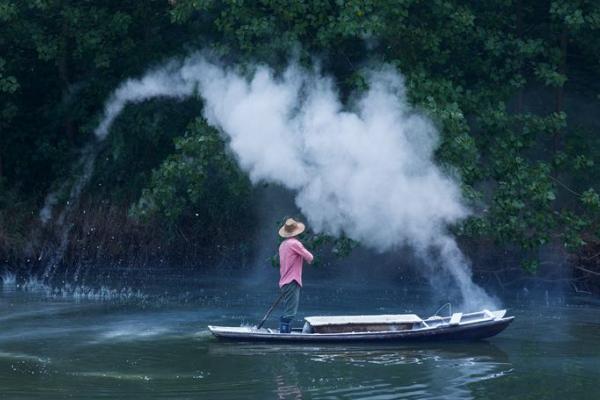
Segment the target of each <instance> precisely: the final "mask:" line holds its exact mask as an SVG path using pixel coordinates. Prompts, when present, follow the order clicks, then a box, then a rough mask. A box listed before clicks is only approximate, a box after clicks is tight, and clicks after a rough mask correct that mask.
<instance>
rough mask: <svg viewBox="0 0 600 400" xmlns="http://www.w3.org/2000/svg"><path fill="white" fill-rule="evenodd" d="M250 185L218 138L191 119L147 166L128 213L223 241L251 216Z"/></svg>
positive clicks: (200, 123)
mask: <svg viewBox="0 0 600 400" xmlns="http://www.w3.org/2000/svg"><path fill="white" fill-rule="evenodd" d="M250 188H251V186H250V181H249V180H248V178H247V177H246V176H245V174H244V173H243V172H242V171H241V170H240V169H239V167H238V166H237V164H236V162H235V160H234V159H233V158H232V157H231V155H230V154H229V153H228V152H227V151H226V148H225V143H224V141H223V138H222V137H221V136H220V135H219V133H218V132H217V131H216V130H215V129H214V128H211V127H209V126H208V125H207V124H206V122H205V121H204V120H202V119H197V120H196V121H195V122H193V123H192V124H191V125H190V127H189V128H188V130H187V132H186V134H185V135H184V136H183V137H180V138H177V139H175V153H174V154H172V155H170V156H169V157H168V158H167V159H166V160H164V161H163V162H162V164H161V165H160V166H159V167H158V168H157V169H155V170H154V171H153V172H152V177H151V179H150V184H149V186H148V188H146V189H144V190H143V192H142V196H141V197H140V199H139V201H138V202H137V203H136V204H135V205H134V206H133V207H132V209H131V214H132V215H133V216H135V217H136V218H138V219H141V220H142V221H144V220H145V221H148V220H149V219H151V218H157V217H158V218H160V219H161V220H163V221H165V222H166V223H167V224H168V225H170V226H171V227H176V226H182V227H184V228H185V229H186V230H188V231H189V230H193V231H194V233H195V236H196V237H199V238H201V239H202V240H209V239H211V240H213V241H216V242H217V243H218V241H219V240H224V241H226V242H229V241H231V240H232V238H231V237H229V236H231V235H232V234H234V235H240V234H243V232H241V231H244V230H240V229H239V227H240V226H248V225H249V224H248V221H249V220H251V212H250V209H249V195H250ZM236 232H237V233H236ZM228 237H229V238H228Z"/></svg>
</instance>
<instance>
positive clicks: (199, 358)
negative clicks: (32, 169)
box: [0, 277, 600, 399]
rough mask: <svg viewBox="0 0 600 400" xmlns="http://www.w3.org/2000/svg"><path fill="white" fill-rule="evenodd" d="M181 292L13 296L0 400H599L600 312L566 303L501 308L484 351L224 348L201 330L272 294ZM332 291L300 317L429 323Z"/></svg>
mask: <svg viewBox="0 0 600 400" xmlns="http://www.w3.org/2000/svg"><path fill="white" fill-rule="evenodd" d="M181 279H184V278H183V277H182V278H181ZM187 284H188V286H189V287H191V288H196V290H195V291H194V289H190V290H187V289H186V290H185V291H184V290H183V289H182V290H173V288H172V289H171V292H170V293H179V296H174V295H164V294H159V293H158V291H157V290H154V291H153V292H152V293H151V294H147V295H140V294H136V293H129V294H115V293H112V294H110V293H109V294H106V293H105V294H104V295H97V296H96V297H100V298H101V299H96V300H85V299H84V300H82V299H81V296H78V295H72V294H67V295H64V297H63V294H62V293H60V292H57V293H48V292H47V291H44V289H43V288H41V287H37V288H35V287H30V288H29V291H23V290H21V289H17V288H15V287H14V286H11V285H10V284H9V285H6V286H5V287H4V290H3V291H2V292H1V297H0V327H1V329H0V398H7V399H13V398H14V399H20V398H43V399H53V398H85V399H94V398H110V399H125V398H143V399H147V398H161V399H162V398H176V399H253V398H256V399H339V398H342V399H345V398H348V399H404V398H410V399H599V398H600V307H598V306H595V307H594V306H585V305H582V304H578V301H577V300H576V299H571V298H569V297H568V296H566V297H561V298H560V300H559V301H550V300H549V299H548V297H546V298H545V297H544V296H543V295H542V296H541V299H539V300H536V299H531V298H527V299H524V298H523V297H522V296H510V297H511V298H510V299H503V300H504V302H505V305H506V306H508V308H509V314H512V315H515V316H516V317H517V318H516V320H515V322H514V323H513V324H512V325H511V326H510V327H509V328H508V329H507V330H506V331H505V332H503V333H502V334H500V335H499V336H497V337H495V338H492V339H490V340H488V341H483V342H475V343H443V344H442V343H439V344H414V345H361V346H356V345H353V346H347V345H344V346H342V345H277V346H273V345H265V344H244V343H222V342H219V341H217V340H215V339H214V338H213V337H211V336H210V334H209V333H208V331H207V329H206V325H208V324H221V325H228V324H233V325H239V324H240V323H254V322H255V321H256V320H257V319H260V316H261V314H262V313H263V312H264V310H265V309H266V308H267V307H268V306H269V303H270V302H271V301H272V298H273V296H274V295H275V290H274V289H273V288H271V287H264V286H262V285H261V286H259V287H257V286H252V285H248V284H245V283H243V282H236V281H229V280H225V279H220V280H211V279H208V278H202V279H198V281H197V282H189V281H188V282H187ZM171 285H172V284H171ZM172 286H173V285H172ZM326 287H327V286H323V287H318V286H315V285H310V284H309V287H307V288H306V290H305V292H304V296H303V299H302V301H303V303H302V313H303V315H308V314H323V313H328V314H341V313H363V312H369V313H389V312H406V311H408V310H415V311H417V312H419V313H422V314H423V315H425V316H426V315H428V314H427V313H428V312H429V314H431V313H432V312H433V311H434V309H432V305H430V304H427V303H428V302H427V295H426V294H422V293H420V292H419V293H417V292H413V291H411V290H410V289H407V288H406V287H405V288H401V289H400V288H398V289H396V288H394V287H386V288H385V289H382V288H381V287H373V288H369V287H368V285H367V286H350V287H345V288H340V289H337V290H334V291H332V290H326ZM175 289H177V288H176V287H175ZM182 293H184V294H185V295H184V296H181V294H182ZM102 297H103V299H102ZM127 297H131V298H130V299H127ZM550 298H553V297H552V294H551V296H550ZM409 299H410V300H409ZM398 304H402V306H398ZM433 308H435V305H434V306H433Z"/></svg>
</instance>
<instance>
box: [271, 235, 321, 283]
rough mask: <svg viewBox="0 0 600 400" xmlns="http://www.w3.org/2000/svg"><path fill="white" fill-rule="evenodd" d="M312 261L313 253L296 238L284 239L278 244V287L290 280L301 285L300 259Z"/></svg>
mask: <svg viewBox="0 0 600 400" xmlns="http://www.w3.org/2000/svg"><path fill="white" fill-rule="evenodd" d="M303 260H306V261H307V262H308V263H309V264H310V263H312V260H313V255H312V254H311V253H310V251H308V250H306V249H305V248H304V246H303V245H302V243H300V241H299V240H298V239H296V238H289V239H286V240H284V241H283V242H282V243H281V244H280V245H279V274H280V275H281V278H280V279H279V287H282V286H283V285H286V284H288V283H290V282H292V281H296V282H298V285H300V286H302V261H303Z"/></svg>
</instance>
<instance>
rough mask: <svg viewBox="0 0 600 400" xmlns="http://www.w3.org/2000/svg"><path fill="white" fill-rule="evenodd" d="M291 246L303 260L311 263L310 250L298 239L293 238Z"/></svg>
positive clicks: (312, 257)
mask: <svg viewBox="0 0 600 400" xmlns="http://www.w3.org/2000/svg"><path fill="white" fill-rule="evenodd" d="M291 248H292V250H293V251H294V252H295V253H297V254H299V255H300V256H301V257H302V258H303V259H304V260H306V262H307V263H309V264H312V262H313V259H314V256H313V255H312V254H311V252H310V251H308V250H306V248H305V247H304V245H303V244H302V243H301V242H300V241H299V240H295V241H294V243H293V244H292V246H291Z"/></svg>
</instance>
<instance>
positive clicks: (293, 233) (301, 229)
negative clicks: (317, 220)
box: [279, 222, 306, 238]
mask: <svg viewBox="0 0 600 400" xmlns="http://www.w3.org/2000/svg"><path fill="white" fill-rule="evenodd" d="M305 229H306V226H305V225H304V224H303V223H302V222H298V223H296V229H294V230H293V231H291V232H287V231H286V230H285V225H284V226H282V227H281V228H279V236H281V237H282V238H291V237H294V236H298V235H299V234H301V233H302V232H304V230H305Z"/></svg>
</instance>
